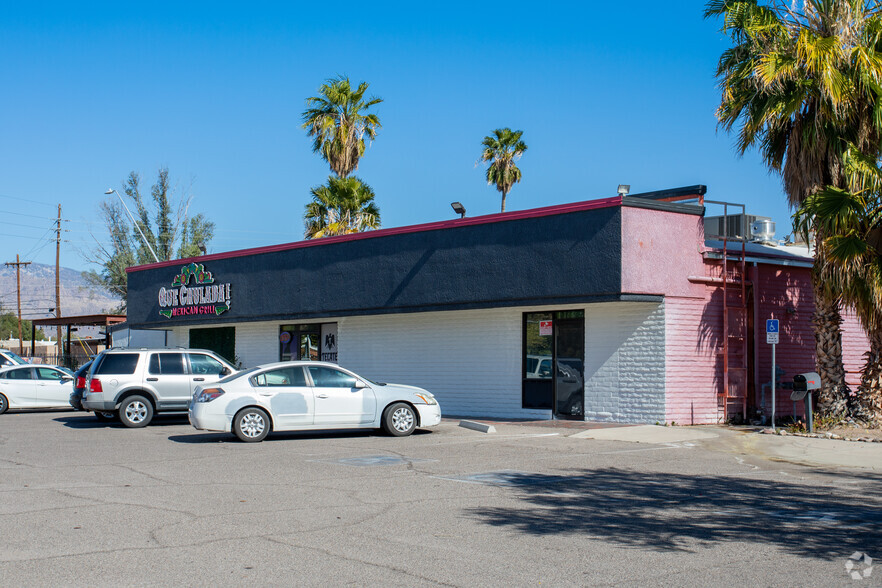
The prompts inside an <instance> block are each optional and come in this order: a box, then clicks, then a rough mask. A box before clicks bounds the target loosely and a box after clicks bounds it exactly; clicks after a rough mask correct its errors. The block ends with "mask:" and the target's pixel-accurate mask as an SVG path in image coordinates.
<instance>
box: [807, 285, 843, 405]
mask: <svg viewBox="0 0 882 588" xmlns="http://www.w3.org/2000/svg"><path fill="white" fill-rule="evenodd" d="M812 289H813V290H814V295H815V314H814V316H813V317H812V322H813V323H814V331H815V360H816V362H817V366H818V375H819V376H821V390H820V394H819V396H818V412H819V413H820V414H821V415H823V416H830V417H845V416H847V415H848V402H849V396H850V391H849V389H848V384H846V383H845V366H844V365H843V363H842V314H841V312H840V308H839V300H838V299H836V298H831V297H830V296H828V294H827V292H825V290H824V288H823V285H822V283H821V279H820V276H818V275H817V272H814V274H813V276H812Z"/></svg>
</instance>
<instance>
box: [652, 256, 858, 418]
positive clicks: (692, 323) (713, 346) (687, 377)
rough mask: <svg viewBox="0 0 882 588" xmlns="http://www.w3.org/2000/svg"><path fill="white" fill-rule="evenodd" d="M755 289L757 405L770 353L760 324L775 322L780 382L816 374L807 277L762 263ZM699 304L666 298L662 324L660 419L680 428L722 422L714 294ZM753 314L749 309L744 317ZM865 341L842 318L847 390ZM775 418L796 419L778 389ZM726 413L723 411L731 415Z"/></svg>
mask: <svg viewBox="0 0 882 588" xmlns="http://www.w3.org/2000/svg"><path fill="white" fill-rule="evenodd" d="M703 273H705V274H706V275H717V274H718V266H717V265H716V264H712V263H708V265H707V268H706V269H705V270H704V271H703ZM749 275H750V276H751V277H752V278H753V280H754V283H755V305H756V314H755V320H756V324H755V326H754V332H753V337H754V341H755V346H756V350H757V353H756V362H755V371H754V373H753V374H750V375H749V377H751V378H754V383H755V389H756V394H757V396H756V398H755V399H752V400H751V401H750V402H749V403H748V404H749V405H750V404H759V402H760V395H761V390H762V387H761V386H762V384H764V383H767V382H769V381H771V376H772V357H771V346H770V345H768V344H766V335H765V321H766V319H769V318H776V319H778V320H779V326H780V329H781V333H780V343H779V344H778V345H777V346H776V363H777V364H778V365H779V366H781V367H782V368H784V370H785V373H784V375H783V376H782V377H781V378H780V379H779V382H792V381H793V376H794V375H796V374H798V373H802V372H810V371H815V363H814V348H815V339H814V333H813V331H812V323H811V317H812V313H813V311H814V300H813V296H812V291H811V270H810V269H809V268H796V267H787V266H773V265H769V264H761V265H759V266H758V267H757V268H756V269H753V270H751V272H750V274H749ZM702 288H703V296H702V297H701V298H692V297H688V298H687V297H680V296H668V297H667V298H666V299H665V309H666V312H665V317H666V324H665V329H666V339H667V349H666V366H665V370H666V382H667V386H666V388H667V390H666V393H667V409H666V414H667V420H668V421H669V422H670V421H676V422H677V423H681V424H706V423H715V422H718V419H719V418H722V410H721V407H719V403H718V399H719V396H718V395H719V392H720V391H721V390H722V381H723V373H722V359H721V356H720V354H719V353H718V350H720V349H721V347H722V322H723V319H722V314H723V313H722V300H721V296H720V294H721V289H720V288H719V287H716V286H710V285H709V286H703V287H702ZM749 312H752V310H749ZM867 348H868V344H867V338H866V335H865V334H864V331H863V329H862V328H861V326H860V324H859V322H858V321H857V319H856V318H855V317H854V315H853V314H851V313H845V314H844V316H843V360H844V362H845V368H846V371H847V380H848V382H849V384H850V385H851V386H852V389H854V388H855V387H856V386H857V384H858V382H859V380H860V369H861V367H862V365H863V353H864V352H865V351H866V350H867ZM776 392H777V393H776V396H775V402H776V415H777V417H779V418H780V417H783V416H787V415H793V414H794V413H795V414H796V415H797V416H802V415H803V406H802V403H796V404H794V402H793V401H791V400H790V390H783V389H781V388H780V387H777V390H776ZM765 403H766V404H765V406H766V414H769V412H770V408H771V397H770V390H768V389H767V391H766V396H765ZM731 410H732V407H731V405H730V411H731Z"/></svg>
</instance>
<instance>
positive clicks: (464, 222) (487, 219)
mask: <svg viewBox="0 0 882 588" xmlns="http://www.w3.org/2000/svg"><path fill="white" fill-rule="evenodd" d="M621 204H622V197H621V196H614V197H612V198H601V199H598V200H588V201H586V202H573V203H570V204H558V205H555V206H545V207H542V208H532V209H530V210H517V211H514V212H497V213H496V214H486V215H484V216H473V217H466V218H457V219H453V220H446V221H437V222H433V223H424V224H421V225H410V226H406V227H395V228H391V229H380V230H378V231H365V232H364V233H353V234H351V235H338V236H336V237H323V238H321V239H310V240H308V241H296V242H294V243H282V244H279V245H269V246H266V247H253V248H251V249H240V250H238V251H225V252H223V253H212V254H211V255H202V256H200V257H190V258H187V259H173V260H171V261H160V262H159V263H148V264H145V265H136V266H132V267H128V268H126V273H130V272H139V271H142V270H148V269H157V268H162V267H170V266H177V265H181V264H182V263H183V264H186V263H190V262H191V261H195V262H198V263H205V262H207V261H214V260H216V259H230V258H234V257H245V256H248V255H260V254H262V253H276V252H278V251H289V250H291V249H301V248H304V247H317V246H320V245H332V244H334V243H345V242H348V241H359V240H361V239H376V238H379V237H390V236H392V235H406V234H409V233H422V232H425V231H437V230H443V229H455V228H458V227H469V226H473V225H486V224H490V223H501V222H506V221H513V220H521V219H525V218H539V217H543V216H553V215H556V214H567V213H570V212H580V211H583V210H595V209H599V208H610V207H613V206H621Z"/></svg>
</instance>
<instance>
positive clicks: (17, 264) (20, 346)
mask: <svg viewBox="0 0 882 588" xmlns="http://www.w3.org/2000/svg"><path fill="white" fill-rule="evenodd" d="M11 265H14V266H15V291H16V295H17V297H18V354H19V355H24V344H23V343H22V340H21V266H23V265H31V262H30V261H19V260H18V254H16V255H15V263H13V262H11V261H7V262H6V267H9V266H11Z"/></svg>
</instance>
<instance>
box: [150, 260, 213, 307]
mask: <svg viewBox="0 0 882 588" xmlns="http://www.w3.org/2000/svg"><path fill="white" fill-rule="evenodd" d="M191 282H192V283H193V284H192V285H191ZM159 308H160V310H159V314H161V315H162V316H164V317H165V318H171V317H173V316H190V315H195V314H212V315H215V316H216V315H219V314H223V313H225V312H226V311H228V310H230V285H229V284H215V283H214V278H213V277H212V275H211V272H207V271H205V267H204V266H203V265H202V264H201V263H190V264H189V265H185V266H184V267H182V268H181V273H179V274H178V275H176V276H175V279H174V281H172V287H171V288H160V289H159Z"/></svg>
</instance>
